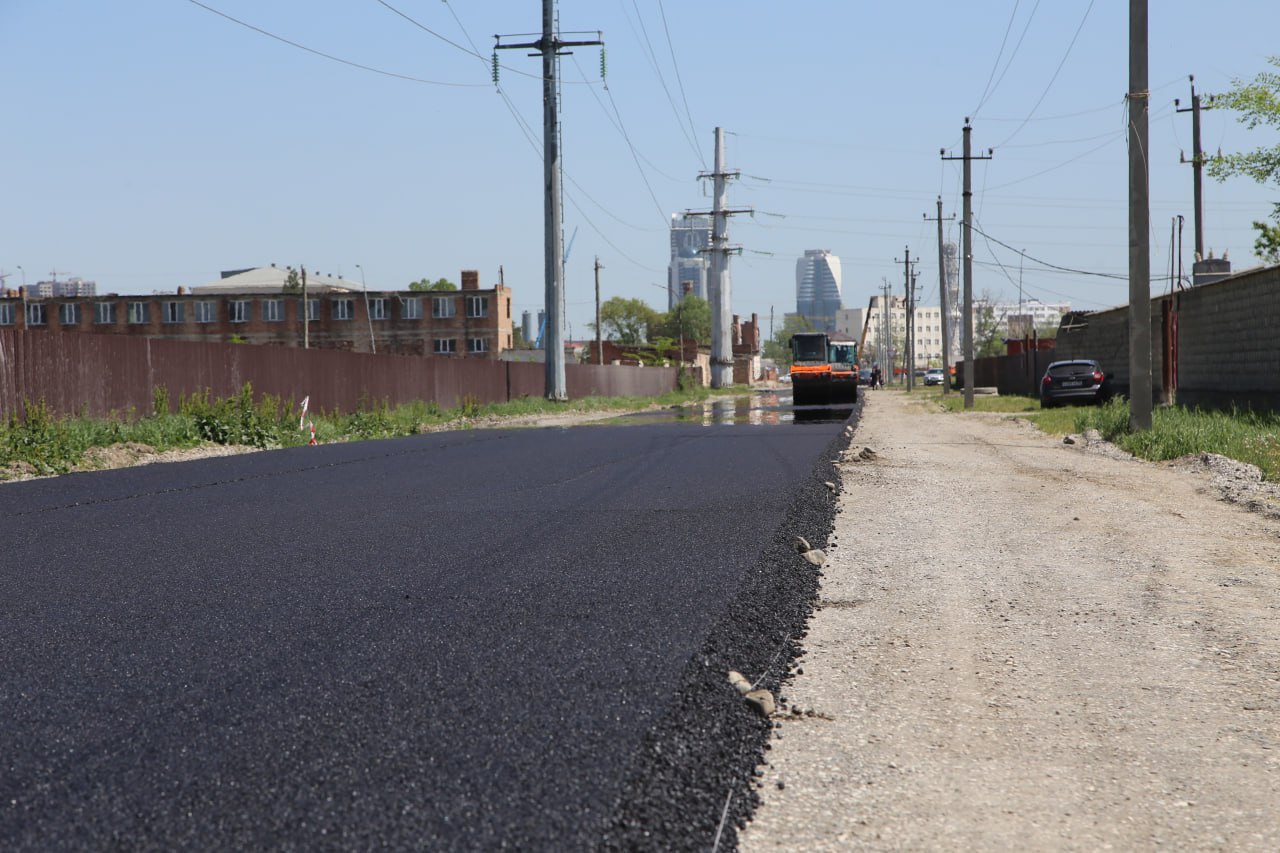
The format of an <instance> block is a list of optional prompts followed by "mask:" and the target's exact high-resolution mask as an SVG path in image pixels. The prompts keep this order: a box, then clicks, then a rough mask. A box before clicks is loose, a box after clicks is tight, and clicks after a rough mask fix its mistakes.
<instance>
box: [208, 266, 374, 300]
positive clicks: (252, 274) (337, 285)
mask: <svg viewBox="0 0 1280 853" xmlns="http://www.w3.org/2000/svg"><path fill="white" fill-rule="evenodd" d="M289 272H290V270H289V268H288V267H277V266H269V267H254V268H253V269H248V270H243V271H241V272H237V273H233V274H231V275H228V276H226V277H225V278H220V279H218V280H217V281H212V282H209V283H208V284H199V285H196V286H195V287H193V288H191V292H192V293H196V294H208V295H214V294H218V293H281V292H283V291H284V284H285V281H286V280H287V279H288V277H289ZM353 289H354V288H353V283H352V282H350V281H347V280H346V279H344V278H342V277H341V276H336V277H335V276H331V275H324V274H322V273H314V272H309V273H307V290H308V291H310V292H312V293H349V292H351V290H353Z"/></svg>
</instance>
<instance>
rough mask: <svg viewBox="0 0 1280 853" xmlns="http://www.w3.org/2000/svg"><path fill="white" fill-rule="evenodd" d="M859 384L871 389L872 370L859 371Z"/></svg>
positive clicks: (863, 369)
mask: <svg viewBox="0 0 1280 853" xmlns="http://www.w3.org/2000/svg"><path fill="white" fill-rule="evenodd" d="M858 384H859V385H862V386H865V387H867V388H870V387H871V368H870V367H863V368H861V369H859V370H858Z"/></svg>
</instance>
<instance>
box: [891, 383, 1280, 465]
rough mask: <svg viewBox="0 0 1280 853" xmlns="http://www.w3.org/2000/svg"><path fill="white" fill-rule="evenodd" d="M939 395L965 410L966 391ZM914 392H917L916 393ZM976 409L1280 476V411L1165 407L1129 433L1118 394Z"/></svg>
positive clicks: (1009, 400) (997, 401) (1142, 449)
mask: <svg viewBox="0 0 1280 853" xmlns="http://www.w3.org/2000/svg"><path fill="white" fill-rule="evenodd" d="M926 393H928V394H930V395H936V396H937V398H938V402H940V403H941V405H942V406H943V407H944V408H946V409H947V411H951V412H957V411H963V410H964V396H963V394H958V393H955V392H952V393H951V394H949V395H947V396H946V397H943V396H942V395H941V393H939V392H938V391H937V390H936V389H933V388H930V389H928V391H927V392H926ZM913 396H914V393H913ZM973 404H974V405H973V409H972V411H977V412H1004V413H1007V414H1019V415H1022V416H1024V417H1026V419H1027V420H1029V421H1031V422H1032V423H1034V424H1035V425H1036V426H1037V427H1038V428H1039V429H1040V430H1041V431H1043V432H1045V433H1048V434H1049V435H1067V434H1069V433H1082V432H1084V431H1085V430H1088V429H1096V430H1097V431H1098V432H1099V433H1100V434H1101V435H1102V437H1103V438H1105V439H1106V440H1107V441H1110V442H1112V443H1113V444H1115V445H1117V446H1118V447H1121V448H1123V449H1124V450H1126V451H1128V452H1129V453H1132V454H1133V455H1134V456H1137V457H1138V458H1140V459H1147V460H1150V461H1152V462H1160V461H1166V460H1169V459H1179V458H1181V457H1183V456H1191V455H1196V454H1201V453H1217V454H1220V455H1222V456H1226V457H1228V458H1230V459H1235V460H1236V461H1237V462H1247V463H1248V464H1250V465H1256V466H1258V468H1259V469H1261V470H1262V475H1263V477H1265V478H1266V479H1268V480H1272V481H1275V480H1280V415H1277V414H1270V413H1258V412H1250V411H1239V410H1231V411H1223V412H1219V411H1208V410H1199V409H1187V408H1184V407H1182V406H1160V407H1156V409H1155V410H1153V412H1152V415H1151V429H1150V430H1147V431H1144V432H1138V433H1130V432H1129V401H1128V400H1126V399H1124V398H1123V397H1117V398H1114V399H1112V400H1111V401H1109V402H1108V403H1106V404H1105V405H1102V406H1064V407H1061V408H1055V409H1041V408H1040V403H1039V401H1038V400H1037V399H1036V398H1035V397H997V396H987V395H979V396H975V397H974V398H973Z"/></svg>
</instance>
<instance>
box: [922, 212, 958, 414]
mask: <svg viewBox="0 0 1280 853" xmlns="http://www.w3.org/2000/svg"><path fill="white" fill-rule="evenodd" d="M921 216H923V217H924V218H925V221H930V220H931V221H934V222H937V223H938V304H939V306H940V307H941V310H942V393H943V394H944V395H946V394H950V393H951V318H950V317H949V316H948V314H949V306H948V305H947V284H948V282H947V259H946V256H945V255H944V254H943V251H942V223H943V222H944V221H946V220H944V219H943V217H942V196H938V215H937V216H932V217H931V216H929V214H927V213H923V214H921ZM955 218H956V215H955V214H954V213H953V214H951V215H950V216H948V217H946V219H947V220H953V219H955Z"/></svg>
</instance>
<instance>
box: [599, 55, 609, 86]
mask: <svg viewBox="0 0 1280 853" xmlns="http://www.w3.org/2000/svg"><path fill="white" fill-rule="evenodd" d="M608 72H609V57H608V54H606V53H605V49H604V48H603V47H602V48H600V79H601V80H605V79H607V78H608V77H609V73H608Z"/></svg>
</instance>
